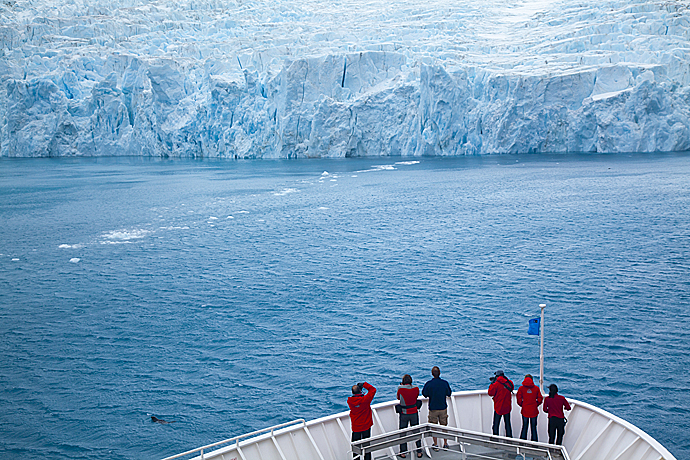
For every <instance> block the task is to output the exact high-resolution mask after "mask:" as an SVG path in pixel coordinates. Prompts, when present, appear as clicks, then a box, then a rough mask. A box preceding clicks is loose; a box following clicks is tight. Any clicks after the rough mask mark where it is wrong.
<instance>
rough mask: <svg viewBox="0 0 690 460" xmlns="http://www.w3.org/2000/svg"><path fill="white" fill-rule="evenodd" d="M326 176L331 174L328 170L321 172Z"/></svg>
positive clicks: (322, 175)
mask: <svg viewBox="0 0 690 460" xmlns="http://www.w3.org/2000/svg"><path fill="white" fill-rule="evenodd" d="M325 176H330V174H329V173H328V171H324V172H322V173H321V177H325Z"/></svg>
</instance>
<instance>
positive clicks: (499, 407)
mask: <svg viewBox="0 0 690 460" xmlns="http://www.w3.org/2000/svg"><path fill="white" fill-rule="evenodd" d="M490 380H491V385H490V386H489V396H491V397H492V398H493V399H494V424H493V433H494V435H498V428H499V427H500V425H501V418H503V422H504V425H505V428H506V436H507V437H509V438H512V437H513V427H512V426H511V425H510V409H511V408H512V406H513V404H512V396H513V389H514V388H515V385H513V382H511V381H510V380H509V379H508V378H507V377H506V376H505V375H504V374H503V371H496V372H495V373H494V376H493V377H491V379H490Z"/></svg>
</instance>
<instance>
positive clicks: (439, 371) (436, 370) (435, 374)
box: [431, 366, 441, 377]
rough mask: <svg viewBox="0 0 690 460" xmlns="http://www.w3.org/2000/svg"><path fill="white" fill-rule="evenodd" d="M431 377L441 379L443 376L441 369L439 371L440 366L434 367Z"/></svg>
mask: <svg viewBox="0 0 690 460" xmlns="http://www.w3.org/2000/svg"><path fill="white" fill-rule="evenodd" d="M431 375H433V376H434V377H439V376H440V375H441V369H439V368H438V366H434V367H432V368H431Z"/></svg>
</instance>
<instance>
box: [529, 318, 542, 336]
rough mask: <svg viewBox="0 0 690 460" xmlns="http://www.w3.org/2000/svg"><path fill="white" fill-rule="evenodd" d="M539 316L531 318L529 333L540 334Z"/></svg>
mask: <svg viewBox="0 0 690 460" xmlns="http://www.w3.org/2000/svg"><path fill="white" fill-rule="evenodd" d="M539 323H540V319H539V318H532V319H531V320H529V328H528V329H527V334H528V335H539Z"/></svg>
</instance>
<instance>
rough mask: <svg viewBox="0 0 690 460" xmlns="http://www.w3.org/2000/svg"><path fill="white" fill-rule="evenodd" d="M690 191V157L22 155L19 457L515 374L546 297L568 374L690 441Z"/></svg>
mask: <svg viewBox="0 0 690 460" xmlns="http://www.w3.org/2000/svg"><path fill="white" fill-rule="evenodd" d="M689 211H690V154H659V155H636V154H633V155H527V156H512V155H507V156H493V157H482V158H456V159H438V158H424V159H420V160H414V161H405V160H401V159H349V160H310V161H192V160H189V161H185V160H146V159H40V160H39V159H34V160H2V161H0V222H2V224H1V225H0V308H1V309H0V334H2V341H0V356H2V360H1V361H0V458H2V459H39V458H40V459H56V460H58V459H59V460H61V459H160V458H162V457H165V456H168V455H172V454H175V453H178V452H182V451H185V450H188V449H191V448H194V447H198V446H201V445H204V444H207V443H211V442H214V441H218V440H221V439H225V438H229V437H231V436H234V435H237V434H242V433H245V432H248V431H251V430H254V429H260V428H264V427H266V426H270V425H273V424H277V423H281V422H285V421H289V420H293V419H296V418H306V419H312V418H316V417H320V416H325V415H328V414H331V413H335V412H339V411H343V410H345V409H346V403H345V401H346V398H347V396H348V395H349V391H350V387H351V385H352V384H353V383H355V382H357V381H361V380H367V381H369V382H371V383H372V384H374V385H375V386H376V387H378V388H379V395H377V397H376V400H375V401H386V400H389V399H393V398H394V392H395V388H396V385H397V383H398V381H399V378H400V376H401V375H402V374H404V373H410V374H411V375H412V376H413V378H414V380H415V382H417V383H423V382H424V381H426V380H427V379H428V378H429V370H430V368H431V367H432V366H433V365H438V366H440V367H441V369H442V373H443V376H444V377H445V378H446V379H448V380H449V382H450V383H451V386H452V388H453V389H454V390H463V389H478V388H486V387H487V386H488V383H489V381H488V377H489V376H490V375H491V374H492V373H493V371H495V370H496V369H503V370H504V371H505V372H506V374H507V375H508V376H509V377H510V378H512V379H513V380H514V381H516V382H518V383H519V382H521V380H522V379H521V377H522V376H523V375H524V374H525V373H527V372H530V373H533V374H535V375H536V374H538V372H539V364H538V363H539V346H538V339H537V338H536V337H533V336H528V335H527V323H528V319H529V318H531V317H535V316H537V315H538V314H539V306H538V305H539V304H540V303H546V304H547V308H546V321H545V326H546V343H545V353H546V371H545V373H546V383H547V384H549V383H552V382H555V383H557V384H558V385H559V387H560V388H561V393H562V394H564V395H566V396H570V397H573V398H577V399H581V400H583V401H586V402H589V403H592V404H594V405H597V406H599V407H602V408H604V409H606V410H608V411H610V412H613V413H614V414H616V415H618V416H620V417H622V418H624V419H626V420H628V421H630V422H632V423H633V424H635V425H637V426H639V427H641V428H642V429H644V430H645V431H647V432H648V433H649V434H651V435H652V436H653V437H655V438H656V439H657V440H659V441H660V442H661V443H662V444H663V445H664V446H666V447H667V448H668V449H669V450H670V451H671V452H672V453H673V454H674V455H675V456H676V457H677V458H678V459H689V458H690V422H689V420H690V379H689V378H688V369H689V368H690V347H689V345H690V331H689V329H688V325H689V324H690V212H689ZM151 415H154V416H156V417H158V418H162V419H165V420H168V421H174V422H175V423H172V424H169V425H161V424H157V423H152V422H151V419H150V417H151Z"/></svg>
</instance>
